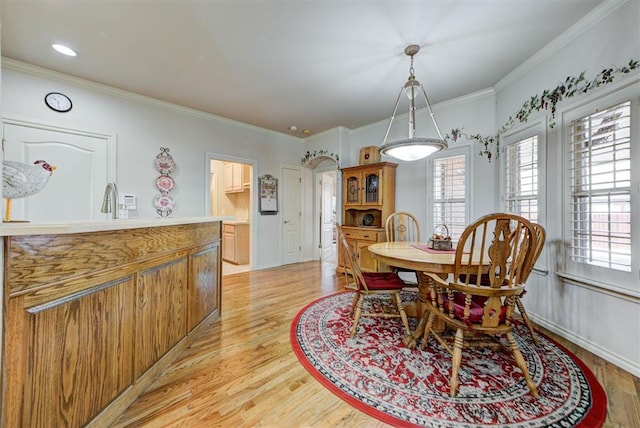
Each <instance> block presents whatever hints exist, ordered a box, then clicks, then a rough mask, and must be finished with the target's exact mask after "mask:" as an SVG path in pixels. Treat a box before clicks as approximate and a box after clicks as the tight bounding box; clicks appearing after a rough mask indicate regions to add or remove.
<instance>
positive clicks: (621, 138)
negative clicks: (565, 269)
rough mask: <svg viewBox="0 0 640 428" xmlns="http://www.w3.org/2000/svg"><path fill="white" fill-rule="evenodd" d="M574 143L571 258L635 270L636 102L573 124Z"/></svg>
mask: <svg viewBox="0 0 640 428" xmlns="http://www.w3.org/2000/svg"><path fill="white" fill-rule="evenodd" d="M569 145H570V147H569V171H568V174H569V195H570V201H569V204H570V208H569V213H568V214H569V216H568V228H569V230H568V235H569V236H568V238H569V242H568V244H569V258H570V260H571V261H572V262H576V263H579V264H588V265H594V266H600V267H604V268H609V269H615V270H620V271H626V272H630V271H631V103H630V102H629V101H627V102H623V103H621V104H617V105H615V106H612V107H609V108H606V109H604V110H602V111H598V112H596V113H593V114H589V115H586V116H583V117H580V118H578V119H576V120H574V121H572V122H571V125H570V135H569Z"/></svg>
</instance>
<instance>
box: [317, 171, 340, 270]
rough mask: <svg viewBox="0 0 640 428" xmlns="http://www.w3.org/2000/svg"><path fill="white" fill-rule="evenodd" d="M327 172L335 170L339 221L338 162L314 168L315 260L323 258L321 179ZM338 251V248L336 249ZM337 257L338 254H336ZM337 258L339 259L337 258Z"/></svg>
mask: <svg viewBox="0 0 640 428" xmlns="http://www.w3.org/2000/svg"><path fill="white" fill-rule="evenodd" d="M327 172H335V177H334V178H335V183H334V185H335V186H336V222H337V221H338V211H339V204H338V202H339V195H338V187H339V183H340V174H339V172H340V171H339V170H338V168H337V164H335V165H325V166H322V167H319V168H316V169H314V170H313V177H314V178H313V192H314V210H313V230H314V233H313V235H314V236H313V245H314V248H315V249H316V257H314V259H315V260H322V248H320V241H321V236H320V233H321V231H320V230H321V228H322V224H321V221H320V216H321V214H322V185H321V184H320V180H321V178H322V175H323V174H324V173H327ZM336 251H337V250H336ZM336 257H337V254H336ZM336 260H337V259H336Z"/></svg>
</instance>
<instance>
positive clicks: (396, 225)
mask: <svg viewBox="0 0 640 428" xmlns="http://www.w3.org/2000/svg"><path fill="white" fill-rule="evenodd" d="M384 229H385V232H386V234H387V241H389V242H418V241H420V237H421V236H422V235H421V234H420V224H419V223H418V220H417V219H416V218H415V216H414V215H413V214H411V213H408V212H404V211H398V212H395V213H393V214H391V215H390V216H389V217H387V220H386V221H385V226H384ZM390 268H391V270H392V271H393V272H396V273H398V272H411V273H413V274H414V275H415V277H416V279H415V281H406V282H405V285H410V286H416V285H417V284H418V275H419V273H418V272H416V271H415V270H411V269H404V268H399V267H396V266H390Z"/></svg>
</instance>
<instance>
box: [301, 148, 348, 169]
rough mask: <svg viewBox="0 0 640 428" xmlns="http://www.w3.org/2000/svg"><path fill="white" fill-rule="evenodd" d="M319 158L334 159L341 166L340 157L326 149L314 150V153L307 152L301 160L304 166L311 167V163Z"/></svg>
mask: <svg viewBox="0 0 640 428" xmlns="http://www.w3.org/2000/svg"><path fill="white" fill-rule="evenodd" d="M317 157H328V158H331V159H333V160H334V161H336V163H337V164H338V166H340V156H338V155H337V154H335V153H333V152H331V153H330V152H329V151H328V150H326V149H320V150H314V151H313V152H310V151H308V150H307V153H305V155H304V157H303V158H302V159H301V160H300V161H301V163H302V165H305V166H307V165H309V163H310V162H311V161H313V160H314V159H315V158H317Z"/></svg>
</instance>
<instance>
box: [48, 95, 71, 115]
mask: <svg viewBox="0 0 640 428" xmlns="http://www.w3.org/2000/svg"><path fill="white" fill-rule="evenodd" d="M44 102H45V104H47V107H49V108H50V109H51V110H53V111H57V112H60V113H66V112H68V111H69V110H71V107H73V104H72V103H71V99H70V98H69V97H68V96H66V95H65V94H61V93H60V92H49V93H48V94H47V95H45V96H44Z"/></svg>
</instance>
